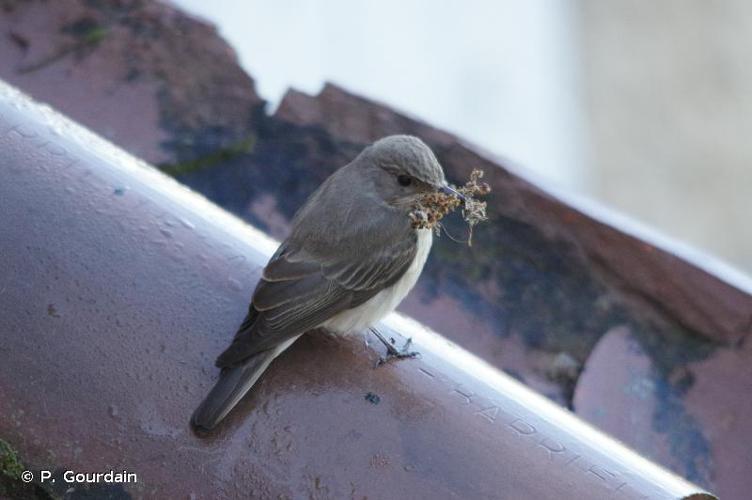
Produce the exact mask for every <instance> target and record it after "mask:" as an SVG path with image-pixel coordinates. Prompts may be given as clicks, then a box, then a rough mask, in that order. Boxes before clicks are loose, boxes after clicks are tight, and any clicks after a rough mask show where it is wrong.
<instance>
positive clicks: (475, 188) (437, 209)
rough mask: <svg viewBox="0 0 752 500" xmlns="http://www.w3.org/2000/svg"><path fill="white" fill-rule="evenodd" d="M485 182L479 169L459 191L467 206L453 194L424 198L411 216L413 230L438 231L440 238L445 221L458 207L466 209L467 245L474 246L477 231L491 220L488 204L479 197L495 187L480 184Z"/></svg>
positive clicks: (438, 193)
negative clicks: (481, 224) (475, 227)
mask: <svg viewBox="0 0 752 500" xmlns="http://www.w3.org/2000/svg"><path fill="white" fill-rule="evenodd" d="M482 178H483V171H482V170H479V169H475V170H473V171H472V173H471V174H470V180H469V181H467V183H465V185H464V186H462V187H460V188H457V191H458V192H459V193H460V194H462V196H464V197H465V201H464V204H463V202H462V201H460V199H459V198H458V197H457V196H455V195H453V194H446V193H440V192H436V193H426V194H424V195H423V196H422V197H421V198H420V200H419V201H418V202H417V203H416V204H415V206H414V207H413V210H412V211H411V212H410V220H411V221H412V223H413V227H414V228H416V229H434V230H435V231H436V233H437V235H438V234H439V232H440V228H441V224H440V221H441V219H443V218H444V216H446V215H447V214H448V213H450V212H452V211H453V210H454V209H455V208H457V207H458V206H460V205H463V208H462V218H463V219H465V222H467V225H468V227H469V235H468V239H467V244H468V246H472V239H473V227H474V226H475V225H476V224H478V223H479V222H482V221H484V220H486V219H487V216H486V202H485V201H480V200H478V199H477V197H478V196H485V195H487V194H488V193H490V192H491V186H489V185H488V184H487V183H485V182H481V181H480V180H481V179H482Z"/></svg>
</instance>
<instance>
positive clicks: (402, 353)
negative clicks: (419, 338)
mask: <svg viewBox="0 0 752 500" xmlns="http://www.w3.org/2000/svg"><path fill="white" fill-rule="evenodd" d="M369 330H371V333H373V334H374V335H376V338H377V339H379V340H380V341H381V343H382V344H384V346H385V347H386V357H383V356H382V357H380V358H379V362H378V364H377V365H376V366H381V365H383V364H385V363H388V362H389V361H391V360H392V359H405V358H414V357H415V356H417V355H418V354H420V353H419V352H417V351H409V350H408V349H409V348H410V344H412V343H413V339H407V342H405V345H404V346H402V349H397V348H396V347H395V346H394V339H390V340H391V342H390V341H389V340H387V339H386V338H385V337H384V335H382V334H381V332H380V331H378V330H377V329H376V328H375V327H370V328H369Z"/></svg>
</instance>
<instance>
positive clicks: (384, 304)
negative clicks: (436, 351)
mask: <svg viewBox="0 0 752 500" xmlns="http://www.w3.org/2000/svg"><path fill="white" fill-rule="evenodd" d="M432 241H433V230H431V229H419V230H418V245H417V246H418V248H417V252H416V254H415V258H414V259H413V262H412V264H410V267H408V268H407V271H405V274H404V275H403V276H402V277H401V278H400V279H399V281H397V282H396V283H395V284H394V285H392V286H391V287H389V288H385V289H384V290H382V291H380V292H379V293H377V294H376V295H374V296H373V297H371V298H370V299H368V301H366V302H364V303H363V304H361V305H359V306H358V307H355V308H353V309H348V310H346V311H342V312H340V313H339V314H337V315H335V316H333V317H331V318H330V319H328V320H327V321H326V322H324V323H323V324H322V325H321V326H322V327H324V328H326V329H328V330H331V331H332V332H335V333H340V334H348V333H353V332H358V331H361V330H363V329H365V328H368V327H369V326H372V325H374V324H375V323H377V322H378V321H379V320H381V319H382V318H383V317H385V316H386V315H387V314H389V313H390V312H392V311H394V309H395V308H396V307H397V306H398V305H399V303H400V302H402V299H404V298H405V296H406V295H407V294H408V292H409V291H410V290H411V289H412V288H413V286H415V283H416V282H417V281H418V277H419V276H420V273H421V271H422V270H423V266H424V265H425V263H426V259H428V253H429V252H430V251H431V243H432Z"/></svg>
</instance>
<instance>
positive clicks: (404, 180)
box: [397, 175, 413, 186]
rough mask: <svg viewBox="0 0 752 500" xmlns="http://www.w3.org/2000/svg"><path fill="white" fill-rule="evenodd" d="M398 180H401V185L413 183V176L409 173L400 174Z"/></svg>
mask: <svg viewBox="0 0 752 500" xmlns="http://www.w3.org/2000/svg"><path fill="white" fill-rule="evenodd" d="M397 182H399V184H400V186H409V185H410V184H412V183H413V178H412V177H410V176H409V175H398V176H397Z"/></svg>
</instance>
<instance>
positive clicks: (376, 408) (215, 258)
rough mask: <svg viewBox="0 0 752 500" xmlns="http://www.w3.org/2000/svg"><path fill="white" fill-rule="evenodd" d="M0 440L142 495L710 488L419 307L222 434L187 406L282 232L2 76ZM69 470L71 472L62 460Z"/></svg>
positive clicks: (316, 355) (349, 342)
mask: <svg viewBox="0 0 752 500" xmlns="http://www.w3.org/2000/svg"><path fill="white" fill-rule="evenodd" d="M0 151H2V158H0V179H1V180H2V182H0V229H1V230H2V233H1V235H0V256H2V267H1V268H0V311H2V316H3V320H2V323H0V360H1V361H2V362H0V415H2V418H0V438H2V439H4V440H5V441H7V442H9V443H11V444H12V445H13V446H14V447H15V448H16V449H17V450H18V452H19V455H20V457H21V460H23V461H24V463H25V464H26V466H27V467H28V468H29V470H30V471H31V472H32V473H33V475H34V477H35V479H34V481H36V482H37V483H38V484H39V481H40V474H41V472H42V470H49V471H55V474H56V475H55V476H54V477H56V478H58V482H56V483H55V484H54V485H53V484H52V483H50V480H47V482H46V483H45V484H43V486H44V487H45V488H48V489H50V490H53V491H55V488H59V487H60V484H61V483H64V482H65V478H66V476H65V474H64V471H67V470H70V471H74V472H78V473H102V472H107V471H109V470H114V471H116V472H117V471H122V470H126V471H128V472H129V473H135V474H136V477H137V482H129V483H126V484H99V485H91V484H89V485H83V484H67V483H66V484H64V485H63V486H64V488H63V491H65V490H66V489H68V488H71V487H72V488H75V489H87V488H88V489H92V488H98V489H97V490H96V491H97V492H106V491H107V490H112V489H116V490H118V491H119V492H121V493H122V492H123V491H124V492H125V493H126V494H129V495H130V496H132V497H156V498H168V497H169V498H181V497H182V498H217V497H228V498H231V497H251V498H299V497H306V496H307V497H312V498H356V497H357V498H363V497H368V498H432V499H433V498H515V499H516V498H535V499H548V498H551V499H553V498H556V499H561V498H578V499H604V498H625V499H629V498H651V499H658V498H667V499H668V498H674V499H675V498H688V497H689V496H690V495H696V496H694V497H692V498H713V497H712V496H711V495H709V494H706V493H704V492H702V490H701V489H700V488H699V487H697V486H695V485H692V484H690V483H688V482H686V481H684V480H682V479H680V478H679V477H677V476H674V475H673V474H671V473H669V472H667V471H665V470H664V469H662V468H660V467H659V466H657V465H655V464H653V463H651V462H649V461H648V460H646V459H644V458H642V457H640V456H638V455H637V454H635V453H634V452H632V451H630V450H628V449H627V448H625V447H624V446H622V445H621V444H619V443H617V442H616V441H614V440H612V439H610V438H608V437H607V436H605V435H604V434H602V433H600V432H598V431H596V430H595V429H593V428H592V427H590V426H589V425H587V424H585V423H583V422H582V421H581V420H579V419H577V418H576V417H575V416H573V415H572V414H571V413H569V412H567V411H565V410H562V409H561V408H559V407H557V406H556V405H555V404H553V403H551V402H550V401H548V400H546V399H545V398H543V397H541V396H539V395H537V394H535V393H533V392H532V391H531V390H529V389H527V388H526V387H524V386H522V385H521V384H519V383H517V382H516V381H514V380H512V379H511V378H509V377H508V376H506V375H504V374H502V373H500V372H499V371H497V370H496V369H494V368H492V367H490V366H489V365H487V364H486V363H484V362H482V361H480V360H479V359H478V358H476V357H475V356H473V355H472V354H470V353H468V352H467V351H464V350H462V349H461V348H459V347H457V346H455V345H453V344H451V343H449V342H448V341H447V340H445V339H444V338H443V337H441V336H439V335H437V334H436V333H434V332H431V331H429V330H427V329H425V328H423V327H422V326H420V325H418V324H417V323H415V322H413V321H411V320H409V319H407V318H404V317H401V316H398V315H393V316H391V317H390V318H389V319H388V320H387V321H385V325H383V326H382V330H383V331H384V332H386V333H387V334H388V335H391V336H393V337H395V338H399V339H405V338H408V337H409V338H412V339H413V342H414V347H415V348H416V349H417V350H419V351H420V352H421V353H422V356H421V357H420V359H415V360H409V361H401V362H398V363H393V364H389V365H386V366H382V367H379V368H375V364H376V363H375V362H376V359H377V357H378V352H377V351H378V349H379V346H378V344H373V345H371V343H370V342H371V340H372V339H370V338H368V337H359V336H356V337H355V338H350V339H333V338H330V337H328V336H327V335H326V334H324V333H323V332H312V334H309V335H306V336H305V337H304V338H303V339H301V341H299V342H298V343H297V344H296V345H295V346H293V347H292V348H291V349H290V350H289V351H288V352H287V353H285V355H283V356H282V357H280V358H279V359H278V360H276V361H275V362H274V363H273V365H272V367H271V368H270V369H269V371H268V372H267V373H266V374H265V375H264V377H263V379H262V381H261V382H260V383H259V384H258V385H257V386H256V388H254V391H253V392H252V394H250V395H249V396H247V397H246V398H245V400H244V401H243V402H242V403H241V404H240V405H239V407H238V408H236V410H235V411H234V412H233V413H232V414H231V416H230V417H229V418H228V419H227V421H226V422H224V424H223V425H222V426H221V428H220V429H219V430H218V432H216V433H215V434H212V435H210V436H208V437H198V436H196V435H195V434H193V433H192V432H191V430H190V427H189V418H190V415H191V412H192V411H193V409H194V408H195V407H196V405H197V404H198V403H199V401H200V399H201V398H202V396H203V395H204V393H205V392H206V390H207V389H208V388H209V386H210V385H211V384H212V383H213V381H214V379H215V377H216V376H217V371H216V369H215V368H214V367H213V358H214V357H215V355H216V354H217V353H218V352H220V350H221V349H222V347H223V346H224V345H225V344H226V343H227V342H228V340H229V339H230V337H231V335H232V334H233V332H234V329H235V328H236V327H237V325H238V322H239V321H240V320H242V317H243V315H244V312H245V308H246V306H247V302H248V298H249V295H250V292H251V291H252V289H253V286H254V284H255V281H256V279H258V275H259V270H260V268H261V266H262V265H263V264H264V263H265V261H266V259H267V258H268V256H269V255H270V253H271V252H272V251H273V250H274V248H275V242H274V241H272V240H270V239H269V238H268V237H266V236H265V235H263V234H262V233H260V232H259V231H257V230H255V229H253V228H251V227H249V226H247V225H245V224H244V223H242V222H240V221H239V220H237V219H236V218H234V217H232V216H231V215H229V214H227V213H225V212H224V211H222V210H221V209H219V208H217V207H216V206H214V205H212V204H211V203H209V202H208V201H206V200H205V199H204V198H202V197H201V196H199V195H197V194H195V193H193V192H191V191H189V190H188V189H186V188H185V187H183V186H181V185H179V184H178V183H176V182H175V181H173V180H171V179H169V178H167V177H166V176H164V175H162V174H161V173H159V172H158V171H156V170H155V169H153V168H151V167H149V166H148V165H145V164H143V163H142V162H139V161H138V160H136V159H134V158H133V157H131V156H129V155H128V154H126V153H124V152H123V151H121V150H120V149H118V148H116V147H114V146H112V145H111V144H109V143H107V142H105V141H104V140H102V139H101V138H99V137H97V136H95V135H94V134H92V133H91V132H89V131H87V130H84V129H83V128H81V127H79V126H77V125H75V124H73V123H72V122H70V121H69V120H67V119H65V118H63V117H61V116H60V115H58V114H56V113H55V112H53V111H52V110H50V109H49V108H46V107H43V106H40V105H38V104H35V103H32V102H31V101H30V100H29V99H28V98H27V97H25V96H24V95H22V94H20V93H19V92H17V91H15V90H13V89H12V88H10V87H8V86H7V85H5V84H2V83H0ZM67 477H68V478H70V477H71V476H70V475H68V476H67Z"/></svg>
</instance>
